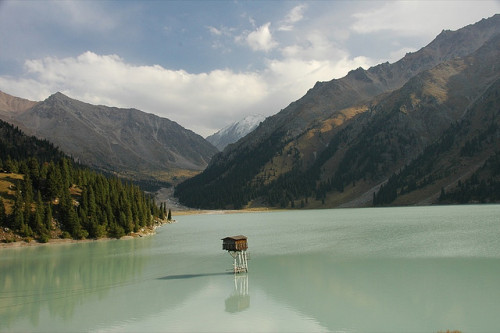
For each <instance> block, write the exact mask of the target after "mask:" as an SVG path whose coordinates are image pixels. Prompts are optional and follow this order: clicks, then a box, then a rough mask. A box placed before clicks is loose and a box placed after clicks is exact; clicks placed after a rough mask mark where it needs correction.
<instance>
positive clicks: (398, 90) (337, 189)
mask: <svg viewBox="0 0 500 333" xmlns="http://www.w3.org/2000/svg"><path fill="white" fill-rule="evenodd" d="M499 80H500V15H495V16H493V17H491V18H489V19H483V20H481V21H480V22H478V23H476V24H473V25H469V26H466V27H464V28H462V29H459V30H457V31H443V32H441V33H440V34H439V35H438V36H437V37H436V38H435V39H434V40H433V41H432V42H431V43H430V44H428V45H427V46H425V47H423V48H422V49H420V50H419V51H417V52H414V53H408V54H407V55H406V56H405V57H404V58H402V59H401V60H399V61H397V62H395V63H393V64H389V63H383V64H380V65H377V66H375V67H371V68H369V69H368V70H364V69H362V68H358V69H356V70H353V71H351V72H349V73H348V74H347V75H346V76H345V77H343V78H341V79H334V80H331V81H329V82H318V83H316V85H315V86H314V87H313V88H312V89H310V90H309V91H308V92H307V93H306V95H305V96H304V97H302V98H301V99H299V100H297V101H295V102H293V103H291V104H290V105H289V106H288V107H286V108H285V109H283V110H282V111H281V112H279V113H277V114H276V115H274V116H272V117H268V118H267V119H266V120H265V121H263V122H262V123H261V124H260V125H259V126H258V127H257V128H256V129H255V130H254V131H253V132H251V133H250V134H248V135H247V136H245V137H244V138H243V139H241V140H239V141H238V142H237V143H235V144H233V145H231V146H229V147H227V148H226V149H225V150H224V152H222V153H219V154H217V155H216V156H215V157H214V158H212V160H211V162H210V164H209V166H208V167H207V168H206V169H205V170H204V172H203V173H201V174H199V175H197V176H195V177H194V178H191V179H188V180H186V181H185V182H183V183H181V184H179V185H178V186H177V187H176V195H177V196H178V197H179V199H180V200H181V202H182V203H184V204H186V205H188V206H192V207H203V208H241V207H245V206H250V207H251V206H260V205H268V206H281V207H306V208H317V207H338V206H342V207H359V206H371V205H395V204H396V205H397V204H402V205H403V204H431V203H436V202H475V201H477V202H489V201H500V195H499V194H498V192H497V186H498V184H499V183H500V178H499V177H500V174H499V173H500V172H499V171H498V170H499V169H496V170H495V167H496V166H497V165H498V163H497V161H498V156H499V150H500V148H499V147H500V92H499V85H500V81H499ZM474 189H475V190H474ZM476 190H477V191H476ZM473 191H476V192H477V195H475V196H472V195H469V196H468V197H467V196H462V197H460V193H462V194H464V193H469V194H471V193H472V192H473ZM498 191H500V189H498Z"/></svg>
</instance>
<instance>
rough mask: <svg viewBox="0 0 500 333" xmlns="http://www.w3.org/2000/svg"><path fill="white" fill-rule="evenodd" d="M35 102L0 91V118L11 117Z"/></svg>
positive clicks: (30, 106)
mask: <svg viewBox="0 0 500 333" xmlns="http://www.w3.org/2000/svg"><path fill="white" fill-rule="evenodd" d="M36 104H37V102H33V101H29V100H27V99H23V98H19V97H14V96H11V95H9V94H6V93H4V92H2V91H0V117H1V118H2V119H5V118H11V117H13V116H15V115H17V114H19V113H22V112H24V111H26V110H28V109H30V108H32V107H33V106H35V105H36Z"/></svg>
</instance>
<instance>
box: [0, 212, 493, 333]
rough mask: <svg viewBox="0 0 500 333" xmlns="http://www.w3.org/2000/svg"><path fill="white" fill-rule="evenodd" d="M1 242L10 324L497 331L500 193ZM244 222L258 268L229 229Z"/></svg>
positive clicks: (1, 311)
mask: <svg viewBox="0 0 500 333" xmlns="http://www.w3.org/2000/svg"><path fill="white" fill-rule="evenodd" d="M176 219H177V220H178V222H177V223H175V224H172V225H167V226H164V227H162V228H160V229H158V234H157V235H155V236H152V237H144V238H139V239H132V240H117V241H100V242H91V243H82V244H77V245H54V246H41V247H35V248H13V249H0V331H1V332H11V331H14V332H18V331H21V332H25V331H44V332H45V331H50V332H57V331H60V332H68V331H69V332H72V331H90V332H124V331H125V332H137V331H141V332H147V331H149V332H158V331H161V332H223V331H227V332H235V331H243V332H248V331H252V332H259V331H261V332H325V331H327V332H438V331H446V330H447V329H449V330H461V331H462V332H495V331H498V329H499V328H500V316H499V315H498V314H499V313H500V301H499V300H500V286H499V281H500V241H499V240H500V205H477V206H476V205H474V206H439V207H405V208H376V209H372V208H366V209H335V210H315V211H287V212H270V213H246V214H227V215H216V214H214V215H193V216H179V217H176ZM239 234H244V235H246V236H247V237H248V241H249V252H250V262H249V273H248V274H241V275H238V276H236V277H235V276H234V275H233V274H232V273H230V272H229V270H230V269H231V265H232V258H231V257H230V256H229V255H228V254H227V253H225V252H224V251H222V242H221V238H223V237H225V236H232V235H239Z"/></svg>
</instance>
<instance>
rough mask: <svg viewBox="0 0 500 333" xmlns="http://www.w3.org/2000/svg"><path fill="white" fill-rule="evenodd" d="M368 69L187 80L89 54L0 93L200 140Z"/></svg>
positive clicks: (336, 64)
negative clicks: (94, 109) (119, 110)
mask: <svg viewBox="0 0 500 333" xmlns="http://www.w3.org/2000/svg"><path fill="white" fill-rule="evenodd" d="M368 64H369V61H368V59H365V58H357V59H349V58H348V57H347V55H346V54H342V53H339V54H338V58H336V59H334V61H331V60H312V59H301V58H300V57H289V58H286V59H281V60H279V59H270V60H268V61H267V63H266V67H265V69H264V70H262V71H255V72H234V71H232V70H229V69H223V70H214V71H210V72H206V73H197V74H193V73H189V72H187V71H184V70H169V69H166V68H164V67H162V66H159V65H153V66H136V65H133V64H130V63H127V62H126V61H125V60H124V59H122V58H121V57H119V56H118V55H98V54H96V53H93V52H90V51H88V52H85V53H83V54H81V55H79V56H77V57H68V58H57V57H47V58H43V59H32V60H28V61H26V62H25V72H24V75H23V76H22V77H21V78H14V77H9V76H0V90H2V91H5V92H7V93H9V94H13V95H15V96H19V97H23V98H28V99H31V100H43V99H45V98H47V97H48V96H49V95H50V94H53V93H55V92H57V91H61V92H62V93H64V94H67V95H68V96H69V97H72V98H75V99H79V100H82V101H84V102H88V103H92V104H102V105H108V106H117V107H124V108H129V107H133V108H138V109H140V110H142V111H145V112H151V113H154V114H157V115H159V116H162V117H166V118H169V119H171V120H174V121H176V122H178V123H179V124H181V125H182V126H184V127H186V128H189V129H191V130H193V131H195V132H197V133H199V134H201V135H203V136H206V135H209V134H212V133H214V132H215V131H217V130H219V129H220V128H222V127H224V126H225V125H227V124H228V123H229V122H232V121H236V120H240V119H242V118H243V117H245V116H246V115H248V114H253V113H262V114H265V115H268V116H269V115H272V114H275V113H276V112H278V110H279V109H280V108H283V107H285V106H286V105H288V104H289V103H290V102H292V101H294V100H296V99H298V98H300V97H301V96H303V95H304V93H305V92H306V91H307V90H308V89H309V88H311V87H312V86H313V85H314V83H315V82H316V81H325V80H330V79H332V78H333V77H340V76H343V75H345V74H346V73H347V71H348V70H349V69H352V68H355V67H359V66H367V65H368Z"/></svg>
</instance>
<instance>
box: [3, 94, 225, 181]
mask: <svg viewBox="0 0 500 333" xmlns="http://www.w3.org/2000/svg"><path fill="white" fill-rule="evenodd" d="M4 95H6V94H4ZM3 109H4V110H3V111H4V112H3V113H0V116H2V117H4V120H5V121H7V122H10V123H12V124H14V125H17V126H19V128H21V129H22V130H23V131H24V132H25V133H27V134H29V135H34V136H36V137H38V138H43V139H47V140H49V141H50V142H52V143H54V144H55V145H56V146H58V147H59V148H60V149H61V150H62V151H64V152H65V153H66V154H68V155H71V156H73V157H74V158H75V159H76V160H78V161H80V162H82V163H84V164H87V165H90V166H92V167H95V168H97V169H100V170H104V171H107V172H111V173H117V174H119V175H121V176H125V177H129V178H133V179H149V178H160V179H163V180H169V181H171V180H172V178H174V177H178V176H183V175H186V174H188V175H189V174H193V173H196V172H199V171H200V170H203V169H204V168H205V167H206V166H207V164H208V162H209V161H210V158H211V157H212V156H213V155H214V154H215V153H216V152H217V149H216V148H215V147H213V146H212V145H211V144H210V143H208V142H207V141H206V140H204V139H203V138H202V137H201V136H199V135H197V134H195V133H194V132H192V131H189V130H186V129H185V128H183V127H182V126H180V125H179V124H177V123H175V122H173V121H170V120H168V119H166V118H160V117H158V116H156V115H153V114H148V113H145V112H142V111H139V110H136V109H119V108H113V107H106V106H97V105H91V104H87V103H83V102H80V101H77V100H75V99H71V98H69V97H67V96H65V95H63V94H61V93H56V94H54V95H52V96H50V97H49V98H47V99H46V100H45V101H42V102H39V103H35V104H33V105H32V106H31V107H28V108H27V109H25V110H22V108H20V109H19V111H17V112H16V111H11V112H9V110H8V109H7V110H5V108H3ZM5 114H7V116H5Z"/></svg>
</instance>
